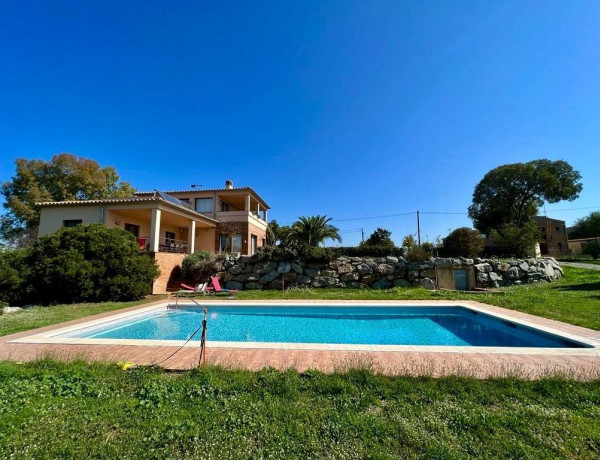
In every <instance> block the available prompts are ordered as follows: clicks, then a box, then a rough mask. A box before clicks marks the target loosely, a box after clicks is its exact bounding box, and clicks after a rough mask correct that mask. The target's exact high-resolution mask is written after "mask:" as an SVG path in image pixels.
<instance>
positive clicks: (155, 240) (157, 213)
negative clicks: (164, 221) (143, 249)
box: [150, 208, 161, 252]
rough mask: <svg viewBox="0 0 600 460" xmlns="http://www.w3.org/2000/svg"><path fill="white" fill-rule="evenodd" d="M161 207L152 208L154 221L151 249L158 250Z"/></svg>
mask: <svg viewBox="0 0 600 460" xmlns="http://www.w3.org/2000/svg"><path fill="white" fill-rule="evenodd" d="M160 213H161V211H160V209H157V208H154V209H153V210H152V222H151V223H150V251H151V252H158V238H159V237H160Z"/></svg>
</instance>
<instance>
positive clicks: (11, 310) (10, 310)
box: [2, 307, 23, 315]
mask: <svg viewBox="0 0 600 460" xmlns="http://www.w3.org/2000/svg"><path fill="white" fill-rule="evenodd" d="M21 310H23V309H22V308H21V307H4V308H3V309H2V313H3V314H4V315H8V314H10V313H16V312H18V311H21Z"/></svg>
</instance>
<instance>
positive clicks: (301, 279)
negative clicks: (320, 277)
mask: <svg viewBox="0 0 600 460" xmlns="http://www.w3.org/2000/svg"><path fill="white" fill-rule="evenodd" d="M311 281H312V279H311V277H310V276H306V275H298V277H297V278H296V282H297V283H298V284H310V282H311Z"/></svg>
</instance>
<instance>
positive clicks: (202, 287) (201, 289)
mask: <svg viewBox="0 0 600 460" xmlns="http://www.w3.org/2000/svg"><path fill="white" fill-rule="evenodd" d="M207 284H208V283H200V284H199V285H198V287H195V288H194V287H192V286H188V285H187V284H184V283H181V287H182V288H183V289H180V290H179V291H178V292H177V293H178V294H188V295H189V294H202V295H206V294H207V293H208V291H207V286H206V285H207Z"/></svg>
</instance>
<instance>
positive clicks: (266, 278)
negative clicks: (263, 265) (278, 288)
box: [260, 270, 280, 284]
mask: <svg viewBox="0 0 600 460" xmlns="http://www.w3.org/2000/svg"><path fill="white" fill-rule="evenodd" d="M279 276H280V273H279V272H278V271H277V270H271V271H270V272H269V273H266V274H264V275H263V276H261V277H260V282H261V283H263V284H266V283H270V282H271V281H273V280H274V279H275V278H278V277H279Z"/></svg>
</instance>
